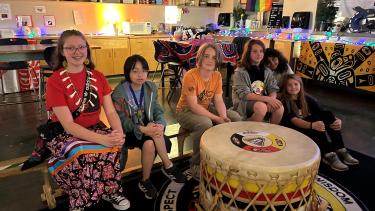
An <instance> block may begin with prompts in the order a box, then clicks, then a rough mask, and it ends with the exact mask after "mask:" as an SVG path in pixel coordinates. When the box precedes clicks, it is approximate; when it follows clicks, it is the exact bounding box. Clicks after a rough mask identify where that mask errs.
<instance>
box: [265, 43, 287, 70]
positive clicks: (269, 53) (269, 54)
mask: <svg viewBox="0 0 375 211" xmlns="http://www.w3.org/2000/svg"><path fill="white" fill-rule="evenodd" d="M273 57H276V58H278V60H279V65H277V68H276V70H275V72H277V73H284V72H286V71H288V60H286V58H285V57H284V56H283V54H282V53H281V52H280V51H278V50H276V49H273V48H267V49H266V52H265V53H264V58H263V63H264V65H266V66H267V65H269V61H268V58H273Z"/></svg>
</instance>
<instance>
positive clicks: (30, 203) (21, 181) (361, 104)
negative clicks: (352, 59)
mask: <svg viewBox="0 0 375 211" xmlns="http://www.w3.org/2000/svg"><path fill="white" fill-rule="evenodd" d="M120 80H121V79H120V78H110V79H109V81H110V84H111V85H112V86H115V85H116V84H117V83H118V82H119V81H120ZM307 90H308V91H309V92H310V93H311V94H313V95H314V96H316V97H317V98H318V99H320V101H321V102H322V104H324V105H325V106H326V107H327V108H329V109H330V110H332V111H334V113H335V114H336V115H337V116H339V117H340V118H341V119H342V120H343V137H344V142H345V144H346V146H347V147H348V148H350V149H353V150H356V151H358V152H361V153H363V154H366V155H369V156H372V157H375V113H374V109H375V101H374V99H375V98H374V96H375V95H374V94H369V93H363V92H358V91H352V90H348V89H335V88H327V87H321V86H319V85H316V84H312V83H309V84H308V87H307ZM167 92H168V90H163V89H160V91H159V98H160V99H159V100H160V103H161V105H162V106H163V107H164V110H165V116H166V119H167V122H168V124H174V123H176V120H175V106H176V102H177V99H178V94H179V93H175V95H174V96H173V98H172V100H171V103H168V102H166V100H165V99H166V95H167ZM19 99H23V100H25V99H26V100H28V99H32V97H30V93H22V94H11V95H6V96H2V95H0V103H1V101H3V100H5V101H16V100H19ZM226 101H228V99H226ZM44 116H45V115H44V114H43V115H41V114H40V113H39V112H38V104H37V103H28V104H18V105H11V106H3V105H1V106H0V140H1V142H0V161H3V160H7V159H11V158H16V157H20V156H26V155H29V154H30V152H31V151H32V149H33V146H34V139H35V137H36V130H35V127H36V125H38V124H40V123H42V122H43V121H44V119H45V117H44ZM185 148H186V149H191V146H190V144H189V143H186V146H185ZM171 156H172V157H175V156H177V144H176V142H175V141H174V142H173V149H172V153H171ZM136 165H139V151H137V150H132V151H131V152H130V155H129V160H128V164H127V167H129V166H136ZM42 179H43V178H42V177H41V174H40V173H38V172H35V173H29V174H25V175H20V176H14V177H7V178H0V187H1V188H0V204H1V206H0V210H14V211H16V210H39V209H45V208H46V207H47V206H46V204H44V203H41V202H40V193H41V184H42Z"/></svg>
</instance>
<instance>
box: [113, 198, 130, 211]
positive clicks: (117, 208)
mask: <svg viewBox="0 0 375 211" xmlns="http://www.w3.org/2000/svg"><path fill="white" fill-rule="evenodd" d="M112 206H113V207H114V208H115V209H116V210H127V209H129V208H130V201H129V200H128V203H127V204H126V205H122V206H120V205H115V204H112Z"/></svg>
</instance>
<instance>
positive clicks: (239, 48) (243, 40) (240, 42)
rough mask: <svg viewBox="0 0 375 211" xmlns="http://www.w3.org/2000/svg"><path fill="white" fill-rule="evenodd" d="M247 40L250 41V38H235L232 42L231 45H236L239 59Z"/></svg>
mask: <svg viewBox="0 0 375 211" xmlns="http://www.w3.org/2000/svg"><path fill="white" fill-rule="evenodd" d="M249 40H250V37H235V38H234V39H233V41H232V43H233V44H235V45H236V48H237V53H238V55H239V57H240V59H241V57H242V53H243V48H244V47H245V44H246V42H247V41H249Z"/></svg>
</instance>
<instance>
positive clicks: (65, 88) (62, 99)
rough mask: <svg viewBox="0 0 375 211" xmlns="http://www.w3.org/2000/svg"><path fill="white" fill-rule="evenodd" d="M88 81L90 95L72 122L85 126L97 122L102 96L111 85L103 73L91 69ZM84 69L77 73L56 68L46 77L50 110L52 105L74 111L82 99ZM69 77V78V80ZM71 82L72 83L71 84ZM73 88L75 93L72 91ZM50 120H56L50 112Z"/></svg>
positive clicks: (108, 92)
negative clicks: (83, 107)
mask: <svg viewBox="0 0 375 211" xmlns="http://www.w3.org/2000/svg"><path fill="white" fill-rule="evenodd" d="M92 73H93V74H92V75H91V81H90V93H91V94H90V96H89V97H88V100H87V105H86V106H85V109H84V111H83V112H81V114H80V115H79V117H78V118H76V119H74V122H75V123H77V124H79V125H81V126H83V127H85V128H87V127H89V126H91V125H94V124H96V123H98V122H99V116H100V111H101V107H102V104H103V96H106V95H108V94H110V93H111V92H112V89H111V87H110V86H109V84H108V81H107V80H106V78H105V77H104V75H103V74H102V73H100V72H98V71H96V70H92ZM86 74H87V73H86V71H85V69H83V70H82V71H81V72H79V73H67V72H66V71H64V69H61V70H58V71H56V72H54V73H53V74H52V76H51V77H49V78H48V82H47V90H46V107H47V110H49V111H51V110H52V107H57V106H68V108H69V110H70V112H73V111H75V110H76V109H77V108H78V107H79V106H80V105H81V101H82V100H83V90H84V88H85V82H86ZM69 77H70V80H69ZM71 83H73V85H72V84H71ZM74 90H76V91H77V93H74ZM51 118H52V121H58V119H57V117H56V116H55V115H54V114H52V116H51Z"/></svg>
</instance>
